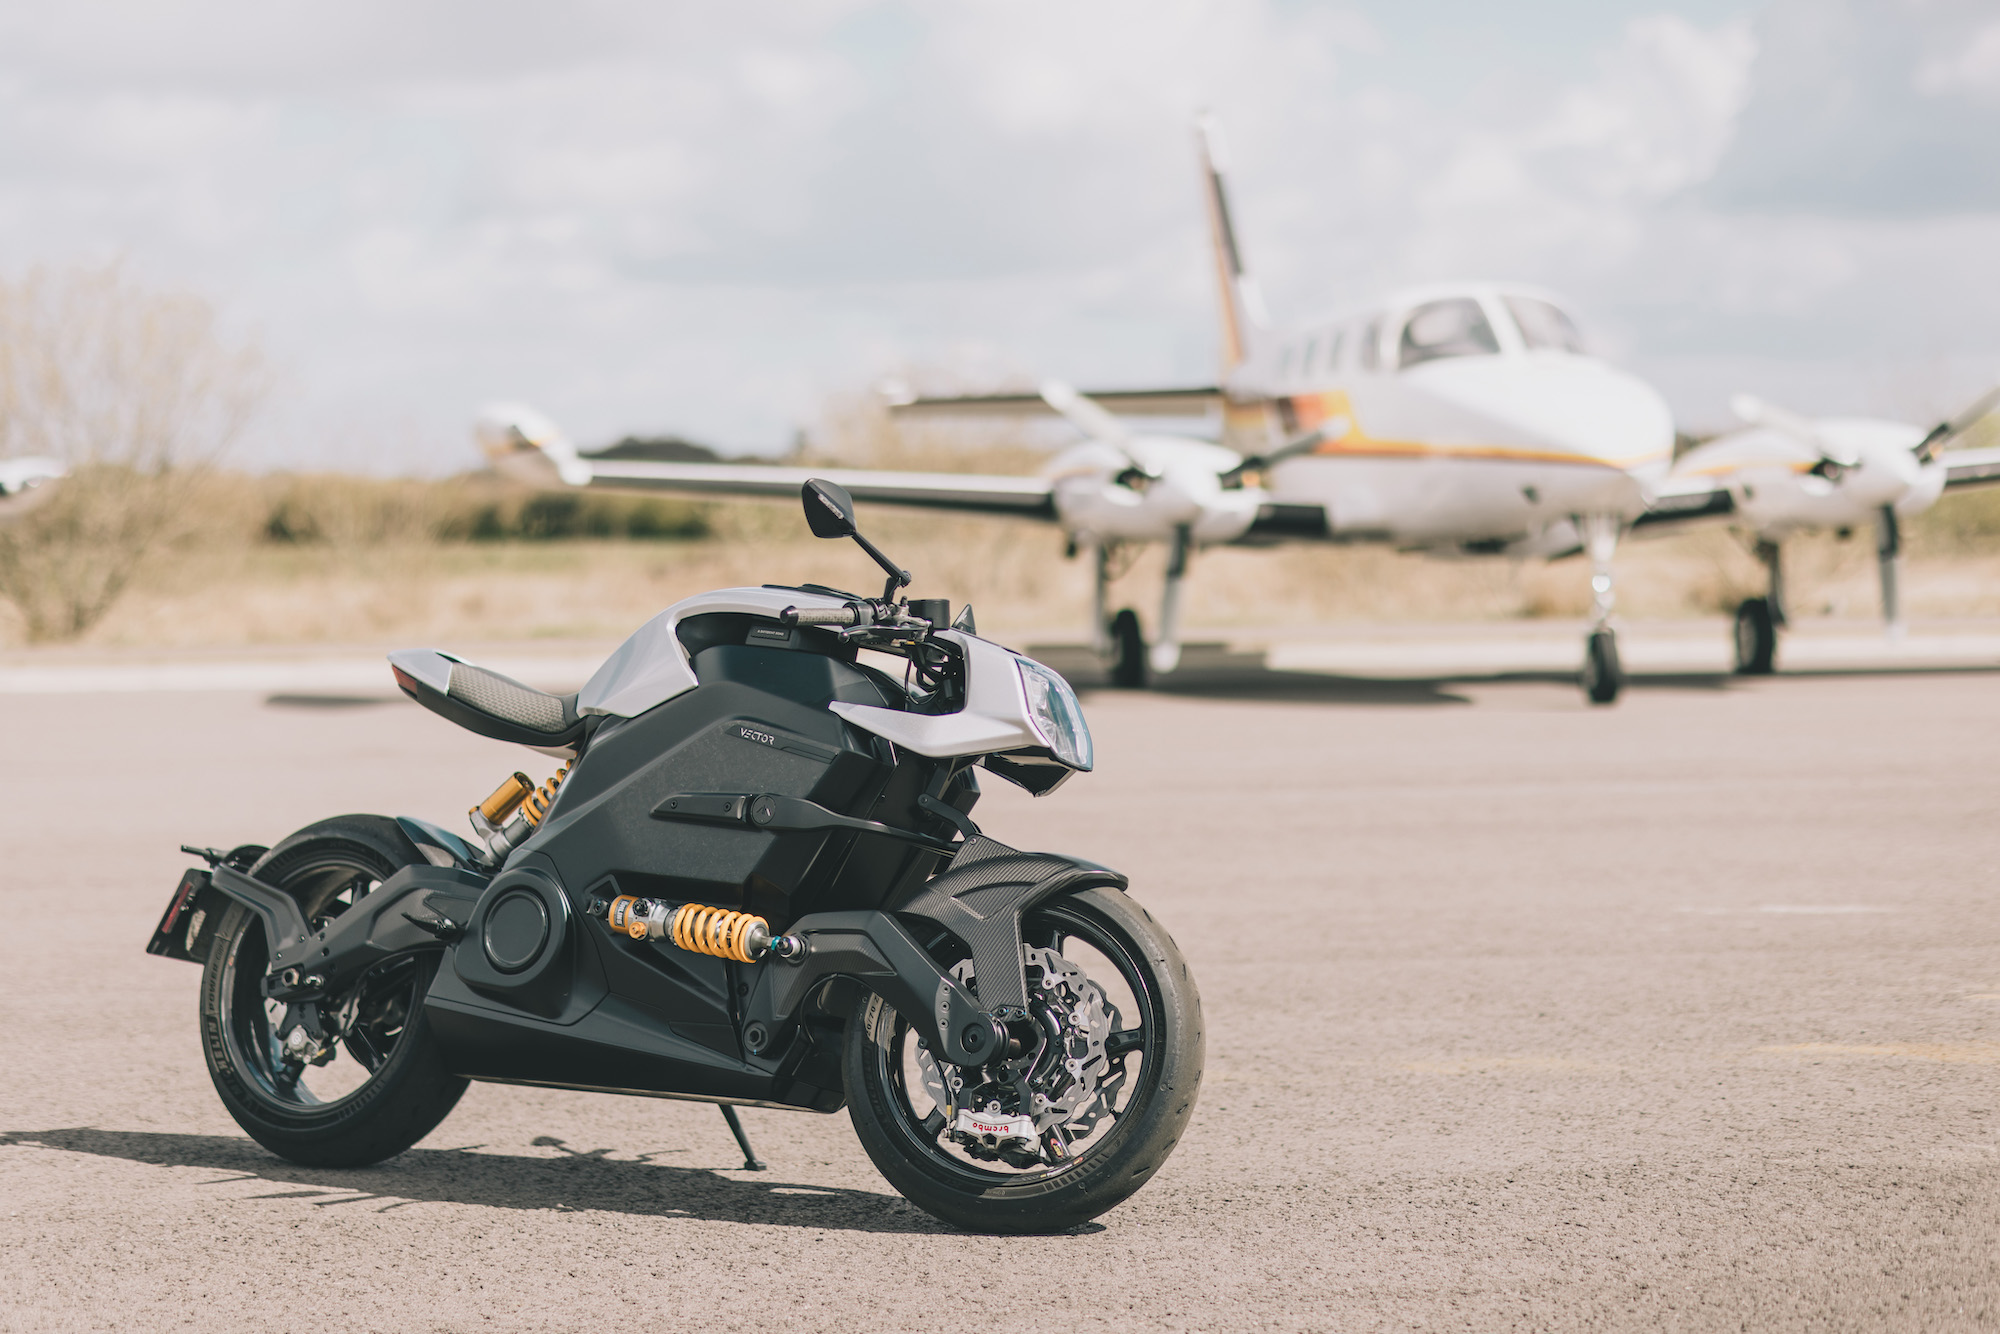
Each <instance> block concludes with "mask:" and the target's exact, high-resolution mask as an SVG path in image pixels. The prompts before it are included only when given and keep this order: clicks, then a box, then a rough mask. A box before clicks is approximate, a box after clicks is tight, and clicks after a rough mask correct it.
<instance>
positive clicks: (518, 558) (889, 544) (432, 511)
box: [0, 403, 2000, 647]
mask: <svg viewBox="0 0 2000 1334" xmlns="http://www.w3.org/2000/svg"><path fill="white" fill-rule="evenodd" d="M870 410H871V409H869V408H868V406H867V405H866V404H865V403H864V404H862V405H860V406H858V407H856V408H855V409H854V410H853V417H852V420H851V422H850V426H849V427H848V428H845V433H844V434H843V432H842V431H841V430H832V429H830V430H829V431H828V432H826V433H825V435H826V438H827V439H828V440H829V441H830V442H832V443H833V444H839V445H841V446H842V450H841V452H842V456H843V457H844V458H846V459H849V460H853V461H856V462H864V463H868V464H873V465H876V466H885V465H886V466H903V467H923V468H937V467H940V466H951V467H957V468H960V469H969V468H974V467H976V468H980V469H988V470H1000V469H1009V470H1014V471H1027V470H1031V469H1032V467H1033V466H1034V464H1035V463H1036V462H1038V461H1039V460H1040V458H1041V457H1042V455H1039V454H1037V453H1036V452H1035V449H1034V447H1033V445H1032V443H1030V442H1025V441H1023V440H1021V439H1020V438H1018V437H1013V438H1010V437H1007V436H1005V435H1004V434H1002V433H993V434H992V435H989V436H985V437H968V436H966V435H965V434H963V433H961V434H956V435H952V436H944V437H929V436H926V437H912V436H910V435H908V434H907V433H906V434H903V435H900V436H899V435H897V434H896V433H893V432H888V433H885V432H884V431H883V429H882V427H881V423H880V422H879V421H876V420H872V419H870V418H869V416H868V415H867V414H868V412H869V411H870ZM836 425H837V423H836ZM829 452H830V451H829ZM204 486H205V490H204V493H203V496H202V498H201V500H200V505H199V509H200V512H201V514H202V515H203V523H202V525H201V527H200V529H199V531H198V533H197V534H196V535H195V536H193V537H191V538H189V539H188V540H185V541H183V542H181V543H180V544H178V545H177V546H176V547H175V548H174V549H173V550H172V551H171V552H168V553H166V554H164V555H161V556H159V557H157V558H155V559H154V560H152V561H151V562H150V563H149V564H148V565H146V566H145V567H144V568H143V569H142V570H141V571H140V572H139V573H138V575H137V577H136V578H135V579H134V581H133V583H132V586H131V588H130V590H129V591H128V593H127V595H126V596H125V598H124V599H123V600H122V601H121V602H119V603H118V604H117V605H116V606H115V607H113V608H112V610H111V611H110V613H109V614H108V615H107V616H106V617H105V618H104V619H103V620H102V621H101V622H100V623H99V624H98V625H96V626H95V627H93V628H92V629H91V631H90V632H89V633H88V634H87V636H86V637H85V640H84V642H86V643H90V644H98V645H104V646H107V647H109V646H132V647H138V646H161V647H169V646H171V647H195V646H230V645H249V644H311V643H353V642H381V641H398V642H437V643H443V644H449V643H455V642H456V643H462V642H470V641H476V640H522V639H537V638H589V639H604V638H619V637H622V636H624V635H625V634H627V633H629V632H630V631H631V629H632V628H633V627H634V626H636V625H637V624H638V623H639V622H641V621H643V620H644V619H646V618H647V617H649V616H651V615H653V614H654V613H655V612H657V611H659V610H660V609H661V608H663V607H665V606H667V605H669V604H670V603H672V602H674V601H677V600H678V599H680V598H683V597H686V596H689V595H690V594H693V593H696V592H700V591H702V590H704V589H708V588H716V587H724V586H729V585H735V584H756V583H764V582H773V583H797V582H803V581H815V582H820V583H827V584H832V585H835V586H837V587H845V588H851V589H854V590H856V591H859V592H864V593H872V592H874V591H875V590H876V589H879V588H880V586H881V583H880V577H879V575H878V574H877V573H876V571H875V567H874V566H873V565H872V564H871V563H870V562H869V561H868V560H867V558H866V557H864V556H863V555H862V554H861V553H860V552H859V551H857V550H856V549H855V548H854V547H853V546H852V545H850V544H847V543H838V542H820V541H816V540H814V539H812V538H811V537H808V536H806V534H805V532H804V525H803V523H802V522H801V521H800V519H799V517H798V513H797V508H796V506H795V505H792V504H790V503H779V502H742V503H730V504H705V505H694V504H687V503H683V502H677V501H662V500H658V499H648V498H634V497H618V496H584V497H577V496H573V495H568V496H562V497H556V498H553V500H550V499H547V498H545V499H540V500H538V499H537V498H536V497H535V495H534V494H533V493H531V492H526V491H522V490H519V489H516V488H510V487H508V486H505V485H504V484H501V483H499V482H497V481H495V480H494V479H491V478H482V477H467V478H455V479H449V480H446V481H443V482H409V481H379V480H368V479H360V478H351V477H327V476H319V477H264V478H251V477H243V476H232V475H222V476H217V477H213V478H210V479H209V480H208V481H207V482H206V483H205V484H204ZM555 502H560V504H561V505H568V506H570V507H571V508H570V509H569V510H566V511H563V513H566V514H567V518H565V519H562V520H561V523H554V521H552V520H550V519H549V517H548V516H549V514H550V513H553V511H547V510H546V506H547V505H549V504H551V503H555ZM579 504H581V505H583V506H584V508H583V509H580V510H579V509H577V508H576V506H578V505H579ZM537 506H542V507H544V509H541V510H538V509H537ZM559 507H560V506H559ZM538 514H540V515H541V517H539V518H538V517H536V516H537V515H538ZM642 514H643V515H644V516H646V517H643V518H639V519H635V517H634V516H639V515H642ZM866 517H867V522H868V526H869V532H870V533H871V535H872V536H874V537H875V538H876V540H877V541H878V542H879V543H880V544H881V545H882V546H883V547H885V548H886V549H887V550H888V551H889V552H891V553H892V554H893V555H895V556H896V557H897V559H899V560H900V561H902V562H903V563H904V564H905V565H906V566H908V567H909V568H910V569H911V570H913V571H914V572H915V573H916V575H917V585H916V588H915V590H914V591H915V592H917V593H918V594H932V595H946V596H949V597H950V598H951V599H952V601H953V602H954V603H964V602H967V601H970V602H971V603H972V604H973V605H974V606H975V607H976V608H977V609H978V612H979V619H980V625H981V628H982V629H985V630H988V631H990V632H994V633H998V634H1000V635H1002V636H1004V637H1008V638H1013V639H1017V640H1019V639H1026V638H1028V637H1032V636H1040V635H1050V634H1054V635H1063V636H1073V635H1079V634H1081V633H1082V627H1083V625H1084V623H1085V617H1086V609H1087V607H1088V605H1089V594H1090V589H1089V574H1088V569H1087V566H1086V564H1085V562H1083V561H1066V560H1064V559H1063V558H1062V556H1063V538H1062V535H1061V534H1060V533H1059V532H1058V531H1057V530H1056V529H1054V528H1053V527H1052V526H1051V527H1044V526H1037V525H1031V524H1025V523H1020V522H1018V521H1012V520H1005V519H988V518H979V517H970V516H940V515H924V514H918V513H912V512H901V511H892V510H871V511H870V512H869V513H868V514H867V516H866ZM552 524H553V527H552ZM563 524H567V525H568V526H567V528H563V527H562V525H563ZM555 529H561V530H562V531H568V532H593V531H616V532H629V531H634V530H635V529H636V530H638V531H643V532H651V533H682V534H700V536H695V537H684V538H681V539H679V540H667V539H662V540H643V541H634V540H521V535H522V534H523V533H529V534H539V535H541V536H543V537H549V536H551V535H552V533H553V532H554V530H555ZM481 533H485V534H487V535H488V536H489V537H490V536H492V535H495V534H498V535H502V536H504V537H506V538H507V539H508V540H477V539H478V538H479V537H480V535H481ZM1908 537H1909V542H1908V552H1909V555H1908V558H1907V561H1906V567H1905V575H1904V606H1905V611H1906V613H1907V614H1909V615H1911V616H1914V617H1919V618H1924V617H1948V616H1968V615H1980V616H1989V615H2000V491H1995V492H1983V493H1969V494H1961V495H1954V496H1950V497H1947V498H1946V499H1945V500H1944V501H1943V502H1942V503H1940V504H1939V505H1938V506H1937V507H1936V508H1935V509H1933V510H1932V511H1931V512H1930V513H1929V514H1927V515H1924V516H1922V517H1921V518H1919V519H1918V520H1917V521H1916V522H1915V523H1913V524H1912V525H1910V531H1909V534H1908ZM1786 559H1787V563H1788V574H1789V578H1790V592H1791V600H1792V609H1793V613H1794V614H1795V615H1797V616H1802V617H1804V616H1817V615H1835V616H1854V617H1868V616H1872V615H1874V614H1875V608H1876V587H1875V553H1874V541H1873V533H1872V531H1869V530H1864V531H1862V532H1859V533H1856V534H1855V535H1854V536H1853V537H1852V538H1851V539H1849V540H1847V541H1841V540H1838V539H1836V538H1835V537H1833V536H1831V535H1826V536H1814V537H1806V538H1800V539H1796V540H1794V541H1793V542H1791V543H1789V544H1788V545H1787V548H1786ZM1163 560H1164V557H1163V553H1161V552H1160V551H1158V550H1152V551H1147V552H1145V553H1143V554H1142V555H1141V556H1140V558H1139V560H1138V562H1137V564H1136V565H1135V566H1134V568H1133V569H1132V571H1131V572H1130V573H1129V574H1128V575H1126V576H1125V577H1124V578H1123V579H1122V580H1121V581H1120V583H1119V585H1118V588H1117V590H1116V596H1117V605H1128V604H1129V605H1134V606H1137V607H1139V608H1140V609H1141V612H1142V614H1143V615H1144V616H1145V618H1146V620H1147V622H1148V623H1149V624H1150V623H1151V622H1152V620H1153V618H1154V610H1153V609H1154V608H1155V607H1156V605H1157V599H1158V594H1159V581H1160V576H1161V570H1162V565H1163ZM1762 578H1763V576H1762V571H1761V569H1760V567H1759V566H1758V565H1757V563H1756V562H1755V561H1754V560H1752V559H1751V557H1750V556H1749V554H1748V553H1747V551H1746V550H1745V549H1744V547H1743V545H1742V544H1741V543H1740V542H1739V541H1738V540H1737V539H1736V538H1735V537H1734V536H1733V535H1731V534H1730V533H1728V532H1725V531H1723V530H1720V529H1704V530H1700V531H1696V532H1691V533H1684V534H1680V535H1677V536H1674V537H1669V538H1664V539H1657V540H1642V541H1632V542H1628V543H1627V544H1626V545H1625V547H1624V548H1623V550H1622V551H1621V552H1620V555H1619V585H1618V594H1619V610H1620V612H1621V613H1622V614H1623V615H1625V616H1627V617H1631V618H1634V619H1670V618H1676V617H1692V616H1708V615H1717V614H1724V613H1727V612H1729V611H1730V610H1732V609H1733V608H1734V607H1735V605H1736V603H1737V602H1738V601H1739V600H1741V599H1742V598H1744V597H1746V596H1751V595H1753V594H1755V593H1757V592H1758V591H1760V590H1761V586H1762ZM1588 584H1589V570H1588V568H1587V566H1586V565H1585V564H1584V562H1582V561H1581V560H1575V559H1572V560H1567V561H1562V562H1558V563H1556V564H1553V565H1539V564H1515V563H1512V562H1508V561H1500V560H1491V559H1485V560H1438V559H1434V558H1429V557H1423V556H1416V555H1407V554H1402V553H1398V552H1393V551H1387V550H1383V549H1380V548H1373V547H1355V548H1343V547H1290V548H1277V549H1273V550H1244V549H1223V550H1216V551H1209V552H1204V553H1202V554H1200V555H1199V556H1198V557H1197V558H1196V559H1195V562H1194V566H1193V571H1192V574H1191V577H1190V580H1189V586H1188V593H1187V602H1186V607H1187V622H1188V625H1189V626H1190V628H1191V630H1192V631H1193V632H1195V633H1198V634H1199V633H1204V632H1206V633H1217V632H1220V633H1227V632H1229V631H1232V630H1238V629H1249V628H1257V629H1268V628H1273V627H1278V628H1282V627H1293V626H1297V627H1310V626H1315V625H1342V624H1346V625H1356V624H1368V623H1399V622H1400V623H1424V622H1430V623H1446V622H1455V621H1499V620H1509V619H1518V618H1536V617H1557V618H1573V617H1580V616H1582V615H1584V614H1585V613H1586V611H1587V610H1588V607H1589V605H1590V594H1589V587H1588ZM8 615H9V613H6V612H5V611H0V642H6V643H17V644H18V643H20V642H22V641H23V640H24V638H25V637H26V636H25V633H24V631H25V627H24V626H23V625H22V624H21V623H20V621H19V619H18V617H15V618H14V619H12V620H9V619H7V617H8Z"/></svg>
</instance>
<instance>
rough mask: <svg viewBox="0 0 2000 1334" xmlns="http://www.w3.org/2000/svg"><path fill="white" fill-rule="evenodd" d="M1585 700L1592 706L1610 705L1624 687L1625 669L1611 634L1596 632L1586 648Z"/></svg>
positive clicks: (1592, 633) (1615, 640) (1616, 642)
mask: <svg viewBox="0 0 2000 1334" xmlns="http://www.w3.org/2000/svg"><path fill="white" fill-rule="evenodd" d="M1579 683H1580V684H1581V685H1582V686H1583V693H1584V697H1585V698H1587V699H1588V700H1589V701H1590V702H1591V703H1592V704H1609V703H1611V702H1612V701H1614V700H1616V699H1617V698H1618V692H1619V691H1620V690H1622V689H1623V688H1624V686H1625V669H1624V668H1623V667H1622V666H1620V665H1619V662H1618V636H1617V635H1616V634H1614V633H1613V632H1612V631H1610V630H1593V631H1591V633H1590V638H1589V639H1588V640H1586V641H1585V642H1584V646H1583V671H1582V673H1581V676H1580V682H1579Z"/></svg>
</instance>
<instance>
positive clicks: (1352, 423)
mask: <svg viewBox="0 0 2000 1334" xmlns="http://www.w3.org/2000/svg"><path fill="white" fill-rule="evenodd" d="M1281 401H1282V402H1283V403H1284V405H1285V407H1286V408H1288V409H1289V410H1290V415H1291V416H1292V418H1293V419H1294V420H1295V421H1296V422H1297V423H1298V429H1299V430H1300V431H1301V432H1304V431H1310V430H1312V429H1314V428H1315V427H1317V426H1320V425H1321V424H1323V423H1325V422H1328V421H1331V420H1333V419H1334V418H1336V417H1345V418H1346V419H1347V432H1346V434H1344V435H1341V436H1339V437H1337V438H1335V439H1332V440H1322V441H1321V442H1320V443H1319V444H1318V445H1316V446H1315V447H1314V448H1313V451H1312V457H1315V458H1385V459H1387V458H1397V459H1408V458H1448V459H1499V460H1503V461H1508V462H1516V463H1567V464H1573V465H1578V466H1582V467H1594V468H1611V469H1614V470H1617V471H1619V472H1623V471H1625V470H1626V469H1628V468H1634V467H1637V466H1638V465H1640V464H1642V463H1651V462H1652V461H1654V460H1655V459H1663V458H1666V457H1668V451H1666V450H1656V451H1655V452H1653V453H1651V454H1641V455H1637V456H1635V457H1633V458H1629V459H1605V458H1598V457H1597V456H1596V455H1593V454H1579V453H1577V452H1575V451H1574V450H1562V449H1526V448H1522V447H1519V446H1514V445H1442V444H1437V443H1435V442H1432V441H1428V440H1383V439H1379V438H1377V437H1375V436H1372V435H1369V434H1368V433H1367V432H1366V431H1364V430H1362V429H1361V423H1360V421H1359V420H1357V418H1356V416H1355V413H1354V405H1353V403H1352V402H1351V401H1350V400H1349V399H1348V397H1347V392H1346V391H1345V390H1342V389H1335V390H1331V391H1329V392H1327V393H1324V394H1299V395H1295V396H1293V397H1291V398H1289V399H1285V400H1278V399H1272V400H1268V402H1269V403H1271V404H1272V405H1273V406H1275V405H1277V404H1278V403H1279V402H1281ZM1243 406H1245V407H1248V406H1249V405H1248V404H1245V405H1243ZM1258 406H1259V410H1261V409H1262V406H1263V405H1262V404H1260V405H1258Z"/></svg>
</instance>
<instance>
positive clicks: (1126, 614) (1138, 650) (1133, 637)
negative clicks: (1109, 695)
mask: <svg viewBox="0 0 2000 1334" xmlns="http://www.w3.org/2000/svg"><path fill="white" fill-rule="evenodd" d="M1111 684H1112V685H1114V686H1117V687H1119V688H1120V689H1121V690H1143V689H1145V688H1146V632H1145V630H1144V629H1143V628H1141V626H1140V625H1139V613H1138V612H1136V611H1133V610H1132V609H1131V608H1130V607H1126V608H1125V609H1124V610H1122V611H1120V612H1119V613H1118V614H1117V615H1116V616H1113V617H1112V618H1111Z"/></svg>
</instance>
